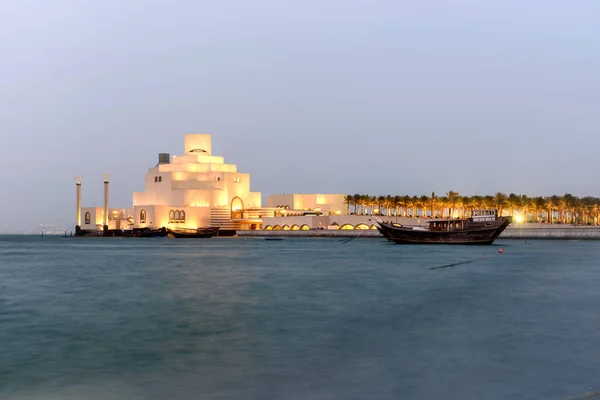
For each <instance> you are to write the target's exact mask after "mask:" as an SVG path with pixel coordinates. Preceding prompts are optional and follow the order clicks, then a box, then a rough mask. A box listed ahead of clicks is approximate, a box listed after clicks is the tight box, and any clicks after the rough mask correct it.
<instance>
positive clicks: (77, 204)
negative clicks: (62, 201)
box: [75, 176, 83, 236]
mask: <svg viewBox="0 0 600 400" xmlns="http://www.w3.org/2000/svg"><path fill="white" fill-rule="evenodd" d="M82 179H83V177H81V176H76V177H75V180H76V181H77V183H76V184H75V207H76V208H77V210H76V214H75V236H78V235H79V234H80V233H81V180H82Z"/></svg>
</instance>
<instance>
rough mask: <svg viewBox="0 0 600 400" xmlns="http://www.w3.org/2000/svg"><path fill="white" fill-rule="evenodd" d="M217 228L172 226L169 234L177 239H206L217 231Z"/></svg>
mask: <svg viewBox="0 0 600 400" xmlns="http://www.w3.org/2000/svg"><path fill="white" fill-rule="evenodd" d="M218 230H219V228H212V227H211V228H198V229H185V228H174V229H171V230H170V232H171V234H172V235H173V236H174V237H176V238H179V239H208V238H211V237H213V235H215V234H216V233H217V231H218Z"/></svg>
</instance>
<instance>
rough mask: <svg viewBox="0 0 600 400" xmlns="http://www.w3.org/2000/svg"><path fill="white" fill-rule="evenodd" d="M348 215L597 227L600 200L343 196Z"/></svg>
mask: <svg viewBox="0 0 600 400" xmlns="http://www.w3.org/2000/svg"><path fill="white" fill-rule="evenodd" d="M344 203H345V205H346V208H347V213H348V214H355V215H381V216H398V217H415V218H449V217H451V218H464V217H465V216H468V215H470V213H471V211H473V210H477V209H496V210H498V213H499V215H511V216H513V217H518V218H519V219H522V220H523V221H524V222H546V223H550V224H554V223H563V224H588V225H598V223H599V217H600V198H597V197H589V196H588V197H577V196H573V195H571V194H569V193H567V194H565V195H563V196H557V195H554V196H547V197H543V196H539V197H528V196H527V195H524V194H521V195H519V194H515V193H510V194H508V195H506V194H504V193H500V192H499V193H496V194H494V195H487V196H462V195H460V193H458V192H455V191H452V190H450V191H449V192H447V193H446V194H445V195H443V196H438V195H436V193H435V192H432V193H431V196H427V195H422V196H408V195H405V196H391V195H387V196H369V195H366V194H354V195H351V194H349V195H347V196H345V197H344Z"/></svg>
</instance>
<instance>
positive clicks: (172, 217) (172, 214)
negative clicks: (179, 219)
mask: <svg viewBox="0 0 600 400" xmlns="http://www.w3.org/2000/svg"><path fill="white" fill-rule="evenodd" d="M173 222H175V211H173V210H171V211H169V223H173Z"/></svg>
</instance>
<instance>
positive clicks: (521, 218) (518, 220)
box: [515, 215, 523, 224]
mask: <svg viewBox="0 0 600 400" xmlns="http://www.w3.org/2000/svg"><path fill="white" fill-rule="evenodd" d="M515 221H516V223H517V224H520V223H521V222H523V216H522V215H517V216H516V217H515Z"/></svg>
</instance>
